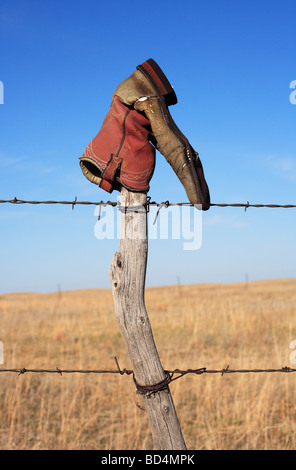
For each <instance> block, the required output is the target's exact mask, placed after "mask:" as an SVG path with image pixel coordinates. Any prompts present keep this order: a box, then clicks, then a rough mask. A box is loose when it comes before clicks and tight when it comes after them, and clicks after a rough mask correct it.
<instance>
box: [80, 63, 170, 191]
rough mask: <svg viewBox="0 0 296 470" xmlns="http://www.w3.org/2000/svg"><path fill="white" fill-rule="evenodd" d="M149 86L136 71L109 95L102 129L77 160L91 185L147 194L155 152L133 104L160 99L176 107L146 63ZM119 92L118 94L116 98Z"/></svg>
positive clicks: (165, 82)
mask: <svg viewBox="0 0 296 470" xmlns="http://www.w3.org/2000/svg"><path fill="white" fill-rule="evenodd" d="M146 66H147V68H148V69H149V71H150V74H151V76H152V77H153V86H152V84H151V83H150V82H149V80H148V79H147V78H146V77H145V75H144V74H143V73H142V72H141V71H139V70H136V71H135V72H134V73H133V74H132V76H131V77H129V78H127V79H126V80H124V81H123V82H121V84H120V85H119V87H118V88H117V89H116V91H115V93H114V94H113V97H112V101H111V106H110V109H109V112H108V114H107V116H106V117H105V119H104V122H103V125H102V127H101V129H100V131H99V133H98V134H97V136H96V137H95V138H94V139H92V141H91V142H90V143H89V144H88V146H87V147H86V149H85V151H84V153H83V155H82V157H81V158H80V166H81V169H82V171H83V173H84V175H85V176H86V178H88V179H89V181H91V182H92V183H95V184H97V185H99V186H100V187H101V188H102V189H104V190H105V191H108V192H110V193H111V192H112V191H113V189H116V190H118V191H120V189H121V185H123V186H125V187H126V188H127V189H129V190H132V191H143V192H146V191H148V190H149V182H150V179H151V178H152V175H153V172H154V168H155V148H154V146H153V145H151V143H150V142H149V140H150V137H151V136H150V134H151V127H150V122H149V120H148V119H147V118H146V117H145V116H144V114H143V113H139V112H137V111H136V110H135V109H134V108H133V104H134V103H135V102H136V100H137V99H139V98H141V97H143V96H156V95H155V87H157V93H158V94H159V95H160V96H162V98H163V99H164V100H165V103H166V105H167V106H169V105H171V104H175V103H177V97H176V95H175V92H174V90H173V88H172V86H171V85H170V83H169V82H168V80H167V78H166V76H165V75H164V73H163V72H162V70H161V69H160V68H159V67H158V65H157V64H156V63H154V61H152V60H151V61H147V64H146ZM117 91H120V94H117Z"/></svg>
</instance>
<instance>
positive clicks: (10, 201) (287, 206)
mask: <svg viewBox="0 0 296 470" xmlns="http://www.w3.org/2000/svg"><path fill="white" fill-rule="evenodd" d="M0 204H36V205H37V204H61V205H71V206H72V209H74V208H75V206H77V205H84V206H86V205H91V206H107V205H109V206H113V207H116V206H118V207H119V208H120V207H122V206H121V204H120V202H115V201H97V202H95V201H78V200H77V196H76V197H75V199H74V200H73V201H54V200H49V201H28V200H23V199H18V198H16V197H15V198H14V199H0ZM143 206H147V207H149V206H157V207H158V208H159V209H161V208H162V207H166V208H167V207H170V206H191V207H194V204H191V203H190V202H169V201H166V202H160V203H159V202H155V201H151V198H150V196H148V198H147V202H146V203H145V204H143ZM143 206H141V207H143ZM211 207H238V208H239V207H240V208H244V209H245V210H247V209H248V208H249V207H254V208H264V207H265V208H272V209H277V208H281V209H291V208H296V204H250V203H249V201H247V202H246V203H219V204H218V203H211ZM134 210H136V208H134Z"/></svg>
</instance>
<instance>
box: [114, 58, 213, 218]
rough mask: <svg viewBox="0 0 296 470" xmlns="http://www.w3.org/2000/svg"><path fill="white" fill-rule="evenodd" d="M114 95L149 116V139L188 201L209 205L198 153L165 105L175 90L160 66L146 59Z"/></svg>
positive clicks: (208, 196) (174, 101)
mask: <svg viewBox="0 0 296 470" xmlns="http://www.w3.org/2000/svg"><path fill="white" fill-rule="evenodd" d="M113 96H119V97H120V98H121V99H122V100H123V101H124V102H125V103H127V104H128V105H129V106H133V107H134V109H136V110H137V111H139V112H140V113H143V115H145V117H146V118H148V120H149V123H150V126H151V130H152V138H153V140H152V142H153V143H154V145H155V146H156V148H157V150H159V152H160V153H161V154H162V155H164V157H165V158H166V160H167V161H168V163H169V164H170V165H171V167H172V168H173V170H174V171H175V173H176V175H177V176H178V178H179V180H180V181H181V183H182V184H183V186H184V189H185V191H186V193H187V196H188V199H189V201H190V202H191V204H194V205H200V206H201V208H202V209H203V210H208V209H209V207H210V194H209V188H208V185H207V183H206V180H205V176H204V171H203V167H202V163H201V161H200V158H199V155H198V153H197V152H196V151H195V150H194V149H193V148H192V146H191V145H190V143H189V141H188V139H187V138H186V137H185V136H184V134H183V133H182V132H181V131H180V129H179V128H178V127H177V125H176V124H175V122H174V120H173V118H172V116H171V114H170V112H169V110H168V106H169V105H171V104H176V103H177V98H176V95H175V92H174V90H173V88H172V87H171V85H170V84H169V82H168V80H167V78H166V77H165V75H164V73H163V72H162V70H161V69H160V68H159V66H158V65H157V64H156V63H155V62H154V61H153V59H149V60H147V61H146V62H144V63H143V64H141V65H139V66H138V67H137V70H136V71H135V72H134V73H133V74H132V75H131V77H129V78H128V79H126V80H124V81H123V82H122V83H121V84H120V85H119V86H118V87H117V89H116V90H115V92H114V95H113Z"/></svg>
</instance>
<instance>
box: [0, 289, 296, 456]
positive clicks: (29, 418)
mask: <svg viewBox="0 0 296 470" xmlns="http://www.w3.org/2000/svg"><path fill="white" fill-rule="evenodd" d="M146 306H147V310H148V313H149V317H150V321H151V325H152V329H153V333H154V338H155V342H156V345H157V348H158V351H159V354H160V358H161V361H162V364H163V366H164V368H165V369H174V368H184V369H187V368H199V367H207V368H208V369H221V368H223V367H225V366H227V365H228V364H229V365H230V368H232V369H235V368H239V369H241V368H262V369H267V368H276V369H277V368H281V367H282V366H290V367H296V366H295V365H293V364H291V363H290V354H291V353H292V350H291V349H290V343H291V341H292V340H295V339H296V280H274V281H262V282H250V283H248V284H247V285H246V284H231V285H227V284H223V285H222V284H214V285H190V286H189V285H188V286H171V287H159V288H149V289H147V290H146ZM0 314H1V330H0V340H1V341H2V342H3V344H4V365H2V366H0V367H5V368H22V367H26V368H52V369H54V368H56V367H57V366H58V367H59V368H64V369H67V368H78V369H80V368H85V369H100V368H102V369H115V362H114V356H117V358H118V360H119V363H120V365H121V367H122V368H123V367H126V368H131V365H130V362H129V360H128V358H127V355H126V352H125V348H124V345H123V340H122V338H121V334H120V332H119V329H118V326H117V324H116V320H115V316H114V312H113V301H112V296H111V291H109V290H84V291H68V292H61V293H52V294H29V293H24V294H22V293H16V294H6V295H1V296H0ZM0 379H1V381H0V449H102V450H103V449H105V450H112V449H120V450H123V449H148V450H149V449H153V442H152V438H151V434H150V430H149V424H148V421H147V416H146V414H145V412H144V411H142V410H140V409H139V408H138V407H136V406H135V387H134V384H133V380H132V378H131V377H128V376H126V375H124V376H120V375H119V374H115V375H106V374H104V375H94V374H91V375H86V374H63V376H60V375H58V374H32V373H27V374H24V375H21V376H18V375H17V374H15V373H2V374H1V375H0ZM170 389H171V393H172V396H173V399H174V403H175V406H176V409H177V414H178V417H179V420H180V423H181V427H182V430H183V434H184V438H185V441H186V444H187V447H188V449H246V450H250V449H295V448H296V400H295V397H296V374H294V373H290V374H284V373H271V374H270V373H269V374H267V373H262V374H229V375H224V376H223V377H222V376H221V375H220V374H214V375H210V374H204V375H201V376H195V375H187V376H185V377H183V378H181V379H180V380H177V381H175V382H173V383H172V384H171V386H170Z"/></svg>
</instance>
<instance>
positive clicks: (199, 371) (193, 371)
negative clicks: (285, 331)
mask: <svg viewBox="0 0 296 470" xmlns="http://www.w3.org/2000/svg"><path fill="white" fill-rule="evenodd" d="M114 359H115V361H116V365H117V369H110V370H108V369H60V368H59V367H56V368H55V369H27V368H25V367H23V368H16V369H10V368H9V369H0V373H9V372H13V373H17V374H18V375H24V374H26V373H37V374H42V373H47V374H59V375H63V374H120V375H133V370H131V369H126V368H124V369H121V368H120V367H119V364H118V361H117V358H114ZM164 372H165V373H166V374H167V375H169V381H168V382H172V381H174V380H177V379H179V378H181V377H184V376H185V375H188V374H195V375H203V374H220V375H221V376H223V375H225V374H247V373H253V374H261V373H278V372H282V373H292V372H296V369H293V368H291V367H287V366H284V367H281V368H280V369H230V368H229V366H227V367H225V368H222V369H207V368H206V367H200V368H198V369H192V368H190V369H185V370H182V369H174V370H165V371H164ZM176 374H178V375H177V376H176V377H174V376H175V375H176Z"/></svg>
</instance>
